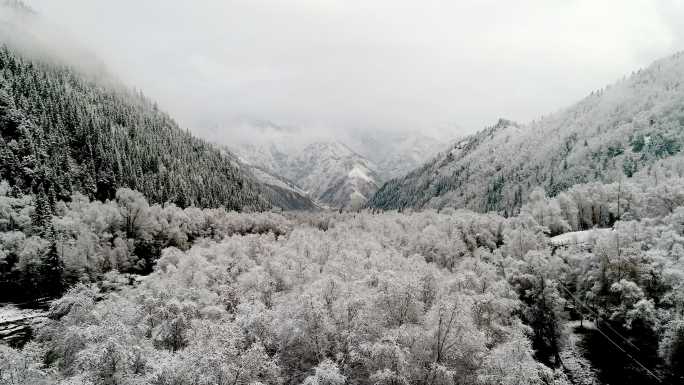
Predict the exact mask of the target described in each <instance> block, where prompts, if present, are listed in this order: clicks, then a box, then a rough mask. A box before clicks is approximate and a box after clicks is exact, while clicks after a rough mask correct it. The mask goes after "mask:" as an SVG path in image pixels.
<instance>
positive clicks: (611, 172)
mask: <svg viewBox="0 0 684 385" xmlns="http://www.w3.org/2000/svg"><path fill="white" fill-rule="evenodd" d="M682 79H684V55H683V54H676V55H673V56H671V57H669V58H666V59H662V60H659V61H657V62H655V63H654V64H652V65H651V66H649V67H648V68H647V69H644V70H640V71H638V72H636V73H634V74H633V75H632V76H630V77H629V78H625V79H623V80H621V81H619V82H617V83H615V84H613V85H611V86H608V87H606V88H605V89H603V90H599V91H595V92H592V93H591V94H590V95H589V96H588V97H586V98H585V99H583V100H582V101H580V102H578V103H577V104H575V105H574V106H572V107H570V108H567V109H565V110H562V111H560V112H557V113H554V114H551V115H548V116H546V117H543V118H542V119H539V120H536V121H533V122H531V123H528V124H518V123H515V122H511V121H509V120H505V119H500V120H499V121H498V122H497V123H496V124H495V125H493V126H491V127H488V128H486V129H484V130H482V131H480V132H478V133H476V134H474V135H471V136H470V137H467V138H464V139H463V140H461V141H459V142H457V143H456V144H455V145H454V146H453V147H452V148H451V150H450V151H446V152H445V153H444V154H442V155H440V156H438V157H437V158H435V159H434V160H432V161H430V162H428V163H426V164H424V165H423V166H422V167H420V168H419V169H417V170H415V171H413V172H411V173H409V174H407V175H405V176H403V177H400V178H396V179H393V180H390V181H388V182H387V183H386V184H385V185H384V186H383V187H382V188H381V189H380V190H379V191H378V193H376V195H375V196H374V197H373V198H372V199H371V205H372V206H373V207H378V208H386V209H392V208H394V209H396V208H400V207H406V206H411V207H445V206H448V207H457V208H461V207H463V208H470V209H473V210H477V211H498V212H501V213H504V214H507V215H511V214H513V213H515V211H516V210H517V209H518V208H519V207H520V206H521V204H522V203H523V197H525V196H527V195H528V194H529V192H530V191H531V190H532V189H534V188H535V187H536V186H542V187H543V188H544V189H545V190H546V191H547V193H548V194H550V195H552V196H554V195H556V194H558V193H559V192H561V191H565V190H567V189H568V188H569V187H571V186H573V185H575V184H578V183H587V182H592V181H599V182H610V181H612V180H614V178H616V177H617V176H618V175H620V174H623V175H624V176H626V177H631V176H632V175H634V174H635V173H637V172H640V171H643V170H647V169H648V168H649V167H650V165H653V164H654V163H655V162H659V161H662V160H665V159H668V158H672V157H673V156H674V155H676V154H678V153H680V150H681V148H682V145H683V144H684V107H682V106H684V84H683V83H682Z"/></svg>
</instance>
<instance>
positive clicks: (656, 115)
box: [0, 1, 684, 385]
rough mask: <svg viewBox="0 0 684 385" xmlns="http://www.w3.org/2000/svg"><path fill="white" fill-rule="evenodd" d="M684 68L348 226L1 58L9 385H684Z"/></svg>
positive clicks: (123, 109)
mask: <svg viewBox="0 0 684 385" xmlns="http://www.w3.org/2000/svg"><path fill="white" fill-rule="evenodd" d="M5 3H7V4H10V5H12V6H14V7H19V6H23V5H22V4H21V3H19V2H15V1H10V2H5ZM2 6H3V3H2V2H0V10H1V9H2ZM21 9H22V12H26V11H23V8H21ZM27 9H28V8H27ZM0 22H2V19H0ZM682 58H684V56H682V55H681V54H676V55H674V56H671V57H669V58H666V59H662V60H660V61H658V62H656V63H655V64H653V65H652V66H650V67H649V68H648V69H646V70H642V71H639V72H637V73H635V74H633V75H632V76H631V77H629V78H626V79H624V80H622V81H620V82H618V83H617V84H616V85H613V86H611V87H607V88H606V89H605V90H601V91H599V92H596V93H592V95H590V96H589V97H588V98H586V99H584V100H583V101H581V102H580V103H578V104H576V105H574V106H573V107H571V108H569V109H566V110H562V111H560V112H558V113H556V114H553V115H551V116H550V117H546V118H543V119H541V120H539V121H534V122H532V123H529V124H527V125H524V124H518V123H514V122H511V121H508V120H504V119H502V120H500V121H499V123H497V124H496V125H494V126H492V127H489V128H486V129H484V130H482V131H480V132H478V133H476V134H473V135H471V136H468V137H465V138H462V139H459V140H456V141H453V143H452V144H450V145H449V148H448V149H447V150H445V151H442V152H439V153H435V155H434V157H433V160H431V161H429V162H427V163H426V164H425V165H423V166H421V167H420V168H418V169H416V170H414V171H412V172H410V173H409V174H407V175H406V176H404V177H400V178H395V179H392V180H390V181H388V182H387V183H385V184H384V186H382V187H381V188H380V189H379V190H378V191H377V192H376V193H375V195H374V196H370V197H369V199H368V201H367V203H365V204H355V205H353V208H351V207H352V206H350V205H343V206H341V208H339V207H330V206H326V205H325V204H323V203H325V202H321V201H316V199H315V196H314V195H315V194H313V195H312V194H311V191H307V190H305V189H302V188H300V187H299V186H296V185H295V184H294V183H293V182H292V181H291V180H288V179H286V178H285V177H284V176H279V175H271V174H269V173H270V172H271V171H272V170H269V171H268V172H267V171H265V170H259V169H257V168H256V167H253V168H252V169H250V167H248V164H247V163H246V162H244V161H243V160H242V159H241V158H239V157H238V156H235V155H233V154H232V153H230V151H228V150H226V147H225V146H219V145H215V144H212V143H210V142H208V141H205V140H203V139H199V138H197V137H195V136H193V135H192V134H191V133H190V132H189V131H188V130H185V129H183V128H181V127H180V126H179V125H178V124H177V123H176V122H175V121H174V120H173V118H171V117H170V116H169V115H168V114H166V113H165V112H163V110H162V109H161V108H160V107H158V106H157V105H156V103H155V102H153V101H152V100H150V99H148V98H147V97H145V96H144V95H143V94H142V93H141V92H139V91H133V90H130V89H129V88H127V87H126V86H124V85H122V84H121V83H120V82H118V81H115V80H113V79H112V78H111V77H110V76H108V75H105V74H100V75H95V74H92V73H90V74H89V73H86V72H84V71H82V70H81V69H79V68H77V67H75V66H73V65H69V64H68V63H66V62H63V61H60V60H49V59H48V58H46V57H42V56H36V55H31V54H29V53H27V52H26V51H22V50H21V49H19V48H17V47H15V46H12V45H10V44H7V45H0V385H40V384H60V385H76V384H79V385H143V384H144V385H148V384H149V385H238V384H240V385H270V384H273V385H299V384H303V385H344V384H350V385H351V384H354V385H504V384H505V385H509V384H510V385H571V384H572V385H574V384H582V385H584V384H646V385H650V384H654V385H655V384H682V383H684V153H683V152H682V145H684V134H683V133H684V112H683V111H684V110H683V109H682V101H683V100H684V88H683V87H681V82H682V80H684V79H683V77H684V60H683V59H682ZM318 147H320V148H323V149H325V151H312V150H304V151H303V152H304V153H305V155H306V157H307V159H308V158H314V157H315V155H316V154H319V153H331V154H332V155H331V156H330V157H329V158H327V161H328V163H325V162H323V161H321V164H324V163H325V164H329V165H330V167H327V166H326V167H318V168H316V169H314V170H313V171H312V170H310V167H309V163H308V160H307V161H306V162H305V161H302V162H299V163H300V164H298V167H299V168H300V169H301V170H304V171H312V173H314V174H315V175H316V176H317V177H318V176H320V177H321V178H319V179H321V180H322V179H325V178H327V177H329V175H327V174H326V172H330V173H334V174H335V178H337V177H339V175H338V174H339V173H340V170H341V169H342V170H344V168H341V167H338V166H339V164H342V163H345V162H347V160H348V157H344V156H341V155H339V154H338V153H337V152H335V151H332V150H330V151H328V149H329V148H333V149H339V148H340V147H341V146H332V145H323V144H321V145H319V146H318ZM307 148H315V146H312V147H307ZM344 151H345V152H344V154H346V152H349V153H353V155H354V156H355V157H359V158H360V155H358V154H355V153H354V152H353V151H352V150H350V149H348V148H346V147H345V148H344ZM340 153H342V152H340ZM344 154H343V155H344ZM328 155H330V154H328ZM347 155H348V154H347ZM313 162H314V163H315V162H316V160H315V159H314V160H313ZM363 164H365V165H367V166H368V168H363V169H362V168H358V167H356V168H353V169H352V171H354V172H353V173H352V172H350V173H348V174H347V175H346V176H347V177H348V178H347V179H344V178H343V179H340V180H342V181H343V183H340V184H341V185H343V187H344V189H345V190H343V191H342V192H340V191H337V190H335V191H332V190H331V191H332V192H331V193H335V194H338V195H340V197H339V198H340V199H341V198H344V199H342V200H344V201H346V200H348V199H347V198H350V197H348V196H346V195H345V194H347V193H349V192H350V191H352V193H351V197H354V198H356V199H357V200H358V199H359V193H358V187H359V186H357V185H355V183H356V182H355V181H358V180H365V181H366V183H370V184H375V183H376V180H375V179H374V178H370V177H369V175H367V174H365V173H364V172H366V171H368V172H369V173H370V171H371V169H372V167H371V166H372V162H370V161H367V160H363ZM281 166H282V165H281ZM364 167H365V166H364ZM285 168H286V167H285V166H283V169H285ZM333 169H334V170H333ZM255 172H260V174H259V176H260V178H261V179H260V178H257V177H256V176H255ZM319 174H320V175H319ZM354 178H356V179H354ZM319 179H315V178H314V179H312V180H313V181H314V182H312V185H315V184H316V183H315V180H319ZM333 179H334V178H333ZM328 187H329V186H328ZM330 188H332V187H330ZM354 189H356V190H354ZM333 190H334V189H333ZM364 191H366V192H367V191H370V190H364ZM354 194H356V195H354ZM348 195H349V194H348ZM355 202H356V203H358V202H361V201H360V200H358V201H355ZM328 203H329V202H328Z"/></svg>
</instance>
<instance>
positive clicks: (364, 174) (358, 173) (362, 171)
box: [347, 163, 376, 183]
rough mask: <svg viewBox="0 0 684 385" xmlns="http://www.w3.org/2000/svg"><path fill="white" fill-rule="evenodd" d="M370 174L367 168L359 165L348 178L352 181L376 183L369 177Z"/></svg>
mask: <svg viewBox="0 0 684 385" xmlns="http://www.w3.org/2000/svg"><path fill="white" fill-rule="evenodd" d="M369 173H370V171H369V170H368V169H367V168H366V167H364V166H363V165H360V164H358V163H357V164H355V165H354V168H352V169H351V170H350V171H349V173H348V174H347V176H348V177H349V178H352V179H353V178H359V179H363V180H365V181H366V182H369V183H376V182H375V180H374V179H373V178H372V177H371V176H370V175H368V174H369Z"/></svg>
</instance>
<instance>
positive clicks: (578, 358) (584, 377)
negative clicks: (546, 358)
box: [560, 320, 601, 385]
mask: <svg viewBox="0 0 684 385" xmlns="http://www.w3.org/2000/svg"><path fill="white" fill-rule="evenodd" d="M579 326H580V322H579V321H572V322H568V324H567V325H566V328H567V332H566V335H567V336H568V340H567V343H566V344H565V346H564V347H563V349H562V350H561V352H560V357H561V360H562V361H563V366H565V370H566V374H567V375H568V377H569V379H570V381H571V382H572V383H573V384H574V385H596V384H600V383H601V382H600V381H599V380H598V376H597V374H596V370H595V369H594V368H593V367H592V366H591V363H590V362H589V361H588V360H587V359H586V358H584V353H583V351H582V348H581V347H580V346H578V343H579V342H580V341H581V339H582V335H581V334H578V333H575V329H576V328H578V327H579ZM583 326H584V327H585V328H588V329H590V328H593V327H594V325H593V323H592V322H589V321H586V320H585V321H584V323H583Z"/></svg>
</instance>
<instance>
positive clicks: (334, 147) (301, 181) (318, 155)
mask: <svg viewBox="0 0 684 385" xmlns="http://www.w3.org/2000/svg"><path fill="white" fill-rule="evenodd" d="M233 150H234V151H235V152H236V153H238V154H239V155H240V159H241V160H242V161H243V162H244V163H246V164H248V165H251V166H252V167H255V168H258V169H260V170H262V171H266V172H267V173H269V174H272V175H273V174H275V175H279V176H281V177H283V178H285V179H287V180H290V181H292V182H293V183H295V184H296V186H297V187H298V188H300V189H301V190H303V191H305V192H306V193H307V194H308V195H309V196H310V197H311V198H312V199H313V200H315V201H316V202H318V203H320V204H322V205H325V206H328V207H331V208H354V207H360V206H361V205H363V204H364V203H365V202H366V200H367V199H368V198H369V197H370V196H371V195H372V194H373V193H374V192H375V191H376V190H377V189H378V187H379V180H380V178H379V176H378V175H377V172H376V171H375V166H374V165H373V163H372V162H370V161H369V160H367V159H366V158H364V157H363V156H361V155H359V154H357V153H356V152H354V151H353V150H351V149H350V148H349V147H347V146H346V145H344V144H342V143H340V142H336V141H325V142H315V143H311V144H308V145H306V146H304V147H302V148H289V147H288V146H287V145H286V144H284V143H277V142H271V143H264V144H262V145H244V146H240V147H237V148H234V149H233Z"/></svg>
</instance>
